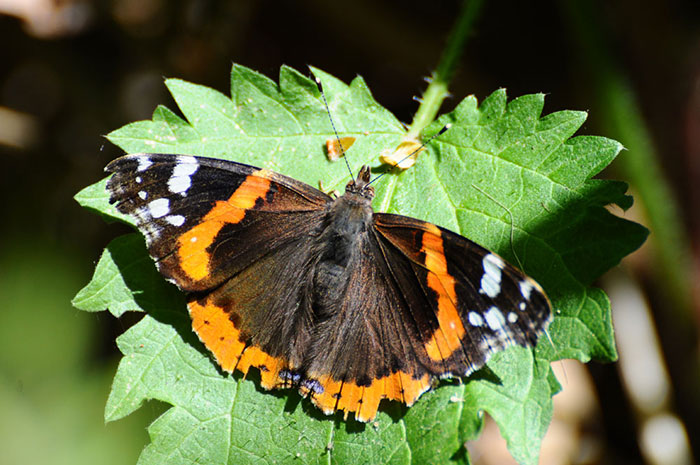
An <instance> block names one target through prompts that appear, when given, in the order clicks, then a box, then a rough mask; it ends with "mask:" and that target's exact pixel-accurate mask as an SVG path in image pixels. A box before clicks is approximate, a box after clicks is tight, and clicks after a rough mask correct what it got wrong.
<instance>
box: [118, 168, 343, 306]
mask: <svg viewBox="0 0 700 465" xmlns="http://www.w3.org/2000/svg"><path fill="white" fill-rule="evenodd" d="M105 170H106V171H108V172H111V173H114V176H112V178H110V180H109V181H108V183H107V189H108V191H109V192H110V193H111V197H110V202H111V203H114V204H116V208H117V210H119V211H120V212H122V213H125V214H128V215H131V216H133V217H134V218H135V219H136V225H137V226H138V228H139V230H141V231H142V232H143V233H144V235H145V236H146V240H147V244H148V250H149V253H150V254H151V256H152V257H153V259H154V260H155V261H156V263H157V264H158V267H159V269H160V271H161V273H163V274H164V275H165V277H166V278H168V279H170V280H171V281H173V282H174V283H175V284H176V285H177V286H178V287H180V289H182V290H184V291H189V292H193V291H204V290H207V289H212V288H214V287H216V286H218V285H220V284H221V283H223V282H225V281H226V280H227V279H228V278H230V277H231V276H233V275H235V274H236V273H238V272H240V271H241V270H242V269H244V268H246V267H247V266H249V265H250V264H251V263H254V262H255V261H256V260H257V259H258V258H259V257H260V256H262V255H263V254H267V253H270V251H272V250H275V249H276V248H278V247H281V246H282V245H283V244H285V243H287V242H289V241H290V240H292V239H293V238H295V237H299V236H300V235H303V234H306V233H308V231H306V230H305V229H306V228H309V227H312V223H313V221H312V219H313V218H316V217H318V215H319V214H320V212H322V210H323V209H324V208H325V206H326V204H327V203H328V202H330V201H331V198H330V197H328V196H327V195H326V194H324V193H323V192H321V191H319V190H317V189H314V188H312V187H311V186H309V185H307V184H304V183H301V182H299V181H296V180H294V179H292V178H288V177H286V176H283V175H280V174H277V173H273V172H270V171H268V170H264V169H259V168H255V167H252V166H249V165H245V164H242V163H235V162H230V161H225V160H217V159H212V158H203V157H192V156H181V155H177V156H175V155H165V154H134V155H127V156H124V157H121V158H118V159H117V160H114V161H113V162H112V163H110V164H109V165H108V166H107V167H106V168H105Z"/></svg>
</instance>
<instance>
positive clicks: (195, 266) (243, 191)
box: [178, 170, 270, 281]
mask: <svg viewBox="0 0 700 465" xmlns="http://www.w3.org/2000/svg"><path fill="white" fill-rule="evenodd" d="M257 174H258V175H256V173H253V174H251V175H249V176H248V177H247V178H246V179H245V181H243V183H242V184H241V185H240V186H239V187H238V189H236V191H235V192H234V193H233V194H232V195H231V197H229V199H228V200H220V201H218V202H216V204H215V205H214V208H212V209H211V211H209V213H207V214H206V216H205V217H204V218H202V221H201V223H200V224H198V225H197V226H195V227H194V228H192V229H190V230H189V231H187V232H186V233H184V234H183V235H182V236H180V239H179V241H178V242H179V247H178V254H179V255H180V260H181V261H180V268H182V271H184V272H185V274H186V275H187V276H188V277H189V278H190V279H192V280H193V281H200V280H202V279H204V278H205V277H207V276H208V275H209V262H210V258H211V257H210V255H209V254H208V253H207V248H208V247H209V246H210V245H211V244H212V243H213V242H214V239H215V238H216V235H217V234H219V231H221V228H223V227H224V226H225V225H226V224H227V223H232V224H235V223H238V222H239V221H241V220H242V219H243V217H244V216H245V212H246V210H250V209H251V208H253V207H254V206H255V203H256V202H257V201H258V199H260V198H263V197H265V195H266V194H267V192H268V191H269V189H270V180H269V179H266V178H265V177H261V175H262V176H267V172H266V171H265V170H260V171H258V172H257Z"/></svg>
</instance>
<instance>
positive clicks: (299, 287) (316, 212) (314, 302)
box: [106, 154, 551, 421]
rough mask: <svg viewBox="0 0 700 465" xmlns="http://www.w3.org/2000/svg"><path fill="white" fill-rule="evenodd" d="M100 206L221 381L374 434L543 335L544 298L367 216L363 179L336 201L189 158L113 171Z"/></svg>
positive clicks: (509, 271) (136, 161)
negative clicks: (171, 289)
mask: <svg viewBox="0 0 700 465" xmlns="http://www.w3.org/2000/svg"><path fill="white" fill-rule="evenodd" d="M106 171H108V172H111V173H114V175H113V176H112V178H111V179H110V180H109V182H108V184H107V189H108V190H109V192H110V194H111V197H110V202H112V203H114V204H116V208H117V209H118V210H119V211H120V212H122V213H125V214H129V215H131V216H133V217H135V218H136V222H137V225H138V228H139V229H140V230H141V231H142V232H143V233H144V234H145V236H146V240H147V244H148V250H149V253H150V255H151V256H152V257H153V259H154V260H155V262H156V264H157V266H158V269H159V270H160V272H161V273H162V274H163V275H164V276H165V277H166V279H168V280H169V281H171V282H173V283H175V284H176V285H177V286H178V287H179V288H180V289H181V290H183V291H184V292H186V293H187V299H188V307H189V311H190V315H191V317H192V326H193V329H194V331H195V332H196V333H197V334H198V335H199V337H200V339H201V340H202V341H203V343H204V345H205V346H206V347H207V348H208V349H209V350H210V351H211V352H212V353H213V354H214V357H215V358H216V361H217V362H218V364H219V365H220V366H221V368H222V369H223V370H225V371H228V372H233V371H236V370H237V371H239V372H241V373H244V374H245V373H247V372H248V371H249V369H250V367H255V368H257V369H259V370H260V376H261V385H262V386H263V387H264V388H266V389H273V388H287V387H295V388H298V389H299V391H300V392H301V394H302V395H305V396H309V397H310V398H311V400H312V401H313V402H314V403H315V404H316V405H317V406H318V407H319V408H321V410H323V412H325V413H326V414H330V413H332V412H334V411H338V410H342V411H344V412H345V415H346V416H347V414H348V413H349V412H354V414H355V418H356V419H358V420H360V421H369V420H372V419H373V418H374V417H375V415H376V413H377V408H378V405H379V402H380V401H381V399H385V398H386V399H392V400H398V401H400V402H403V403H405V404H406V405H411V404H413V403H414V402H415V401H416V399H417V398H418V397H419V396H420V395H421V394H422V393H423V392H425V391H426V390H428V389H429V388H430V387H431V383H432V382H433V381H434V380H436V379H437V378H446V377H452V376H465V375H468V374H470V373H472V372H473V371H475V370H477V369H478V368H480V367H482V366H483V365H484V364H485V363H486V361H487V360H488V359H489V357H490V356H491V354H493V353H494V352H496V351H498V350H501V349H503V348H505V347H506V346H509V345H520V346H524V347H532V346H534V345H535V344H536V342H537V338H538V336H539V335H540V334H542V332H544V331H545V329H546V327H547V324H548V323H549V321H550V319H551V309H550V304H549V301H548V299H547V297H546V296H545V294H544V292H543V291H542V289H541V288H540V286H539V285H538V284H537V283H536V282H535V281H533V280H532V279H531V278H529V277H527V276H525V275H524V274H523V273H522V272H520V271H519V270H518V269H516V268H515V267H513V266H511V265H509V264H508V263H506V262H505V261H504V260H503V259H501V258H500V257H499V256H497V255H495V254H493V253H491V252H489V251H488V250H486V249H484V248H483V247H481V246H479V245H477V244H475V243H474V242H472V241H470V240H468V239H466V238H464V237H462V236H460V235H458V234H455V233H453V232H451V231H448V230H446V229H443V228H441V227H439V226H436V225H434V224H431V223H426V222H424V221H421V220H418V219H414V218H408V217H405V216H399V215H394V214H388V213H375V212H374V211H373V210H372V206H371V202H372V198H373V196H374V189H373V187H372V186H370V185H369V183H370V171H369V168H368V167H366V166H365V167H363V168H362V170H361V171H360V173H359V175H358V176H357V178H356V179H353V180H351V181H350V182H349V183H348V184H347V187H346V188H345V193H344V194H343V195H342V196H340V197H338V198H332V197H330V196H328V195H326V194H325V193H323V192H321V191H319V190H317V189H315V188H313V187H311V186H309V185H307V184H304V183H302V182H299V181H296V180H294V179H291V178H289V177H286V176H283V175H281V174H277V173H273V172H270V171H268V170H265V169H259V168H255V167H252V166H248V165H244V164H242V163H235V162H231V161H224V160H217V159H211V158H202V157H194V156H185V155H164V154H134V155H127V156H124V157H121V158H119V159H117V160H115V161H113V162H112V163H110V164H109V165H108V166H107V168H106Z"/></svg>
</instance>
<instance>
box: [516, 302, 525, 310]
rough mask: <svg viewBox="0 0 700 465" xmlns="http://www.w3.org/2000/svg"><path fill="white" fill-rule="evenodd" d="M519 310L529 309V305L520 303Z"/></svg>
mask: <svg viewBox="0 0 700 465" xmlns="http://www.w3.org/2000/svg"><path fill="white" fill-rule="evenodd" d="M518 308H519V309H520V310H525V309H526V308H527V305H526V304H525V302H520V305H518Z"/></svg>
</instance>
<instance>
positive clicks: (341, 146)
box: [316, 77, 355, 179]
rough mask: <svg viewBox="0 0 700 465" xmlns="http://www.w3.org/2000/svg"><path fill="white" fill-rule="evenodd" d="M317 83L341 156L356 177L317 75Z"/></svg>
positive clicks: (352, 175)
mask: <svg viewBox="0 0 700 465" xmlns="http://www.w3.org/2000/svg"><path fill="white" fill-rule="evenodd" d="M316 84H318V90H320V91H321V97H323V104H324V105H325V106H326V113H328V119H329V120H330V121H331V127H332V128H333V134H335V140H336V141H337V142H338V147H340V156H341V157H343V160H345V166H347V167H348V171H349V172H350V177H351V178H352V179H355V175H354V174H352V170H351V169H350V163H348V157H346V156H345V148H344V147H343V144H342V142H340V136H339V135H338V131H336V129H335V123H334V122H333V117H332V116H331V109H330V108H329V107H328V100H326V93H325V92H324V91H323V84H321V79H319V78H318V77H316Z"/></svg>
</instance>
